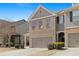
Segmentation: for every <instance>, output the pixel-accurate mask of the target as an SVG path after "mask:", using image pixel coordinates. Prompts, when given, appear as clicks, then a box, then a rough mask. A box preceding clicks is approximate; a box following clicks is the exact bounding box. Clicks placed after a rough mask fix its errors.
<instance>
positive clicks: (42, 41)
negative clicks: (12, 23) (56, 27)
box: [32, 37, 49, 48]
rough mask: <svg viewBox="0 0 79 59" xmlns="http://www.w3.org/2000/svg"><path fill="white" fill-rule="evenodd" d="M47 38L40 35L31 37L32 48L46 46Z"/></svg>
mask: <svg viewBox="0 0 79 59" xmlns="http://www.w3.org/2000/svg"><path fill="white" fill-rule="evenodd" d="M48 40H49V38H47V37H40V38H32V47H33V48H47V45H48Z"/></svg>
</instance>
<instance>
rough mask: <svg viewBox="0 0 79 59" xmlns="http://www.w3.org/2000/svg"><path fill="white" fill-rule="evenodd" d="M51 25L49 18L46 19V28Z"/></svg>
mask: <svg viewBox="0 0 79 59" xmlns="http://www.w3.org/2000/svg"><path fill="white" fill-rule="evenodd" d="M50 27H51V21H50V18H47V19H46V28H50Z"/></svg>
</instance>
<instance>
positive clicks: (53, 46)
mask: <svg viewBox="0 0 79 59" xmlns="http://www.w3.org/2000/svg"><path fill="white" fill-rule="evenodd" d="M62 47H64V42H50V43H48V50H52V49H62Z"/></svg>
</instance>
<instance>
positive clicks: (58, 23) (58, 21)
mask: <svg viewBox="0 0 79 59" xmlns="http://www.w3.org/2000/svg"><path fill="white" fill-rule="evenodd" d="M56 21H57V24H59V16H58V17H57V20H56Z"/></svg>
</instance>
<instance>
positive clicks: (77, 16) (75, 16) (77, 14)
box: [72, 10, 79, 21]
mask: <svg viewBox="0 0 79 59" xmlns="http://www.w3.org/2000/svg"><path fill="white" fill-rule="evenodd" d="M72 15H73V21H79V10H75V11H73V14H72Z"/></svg>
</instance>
